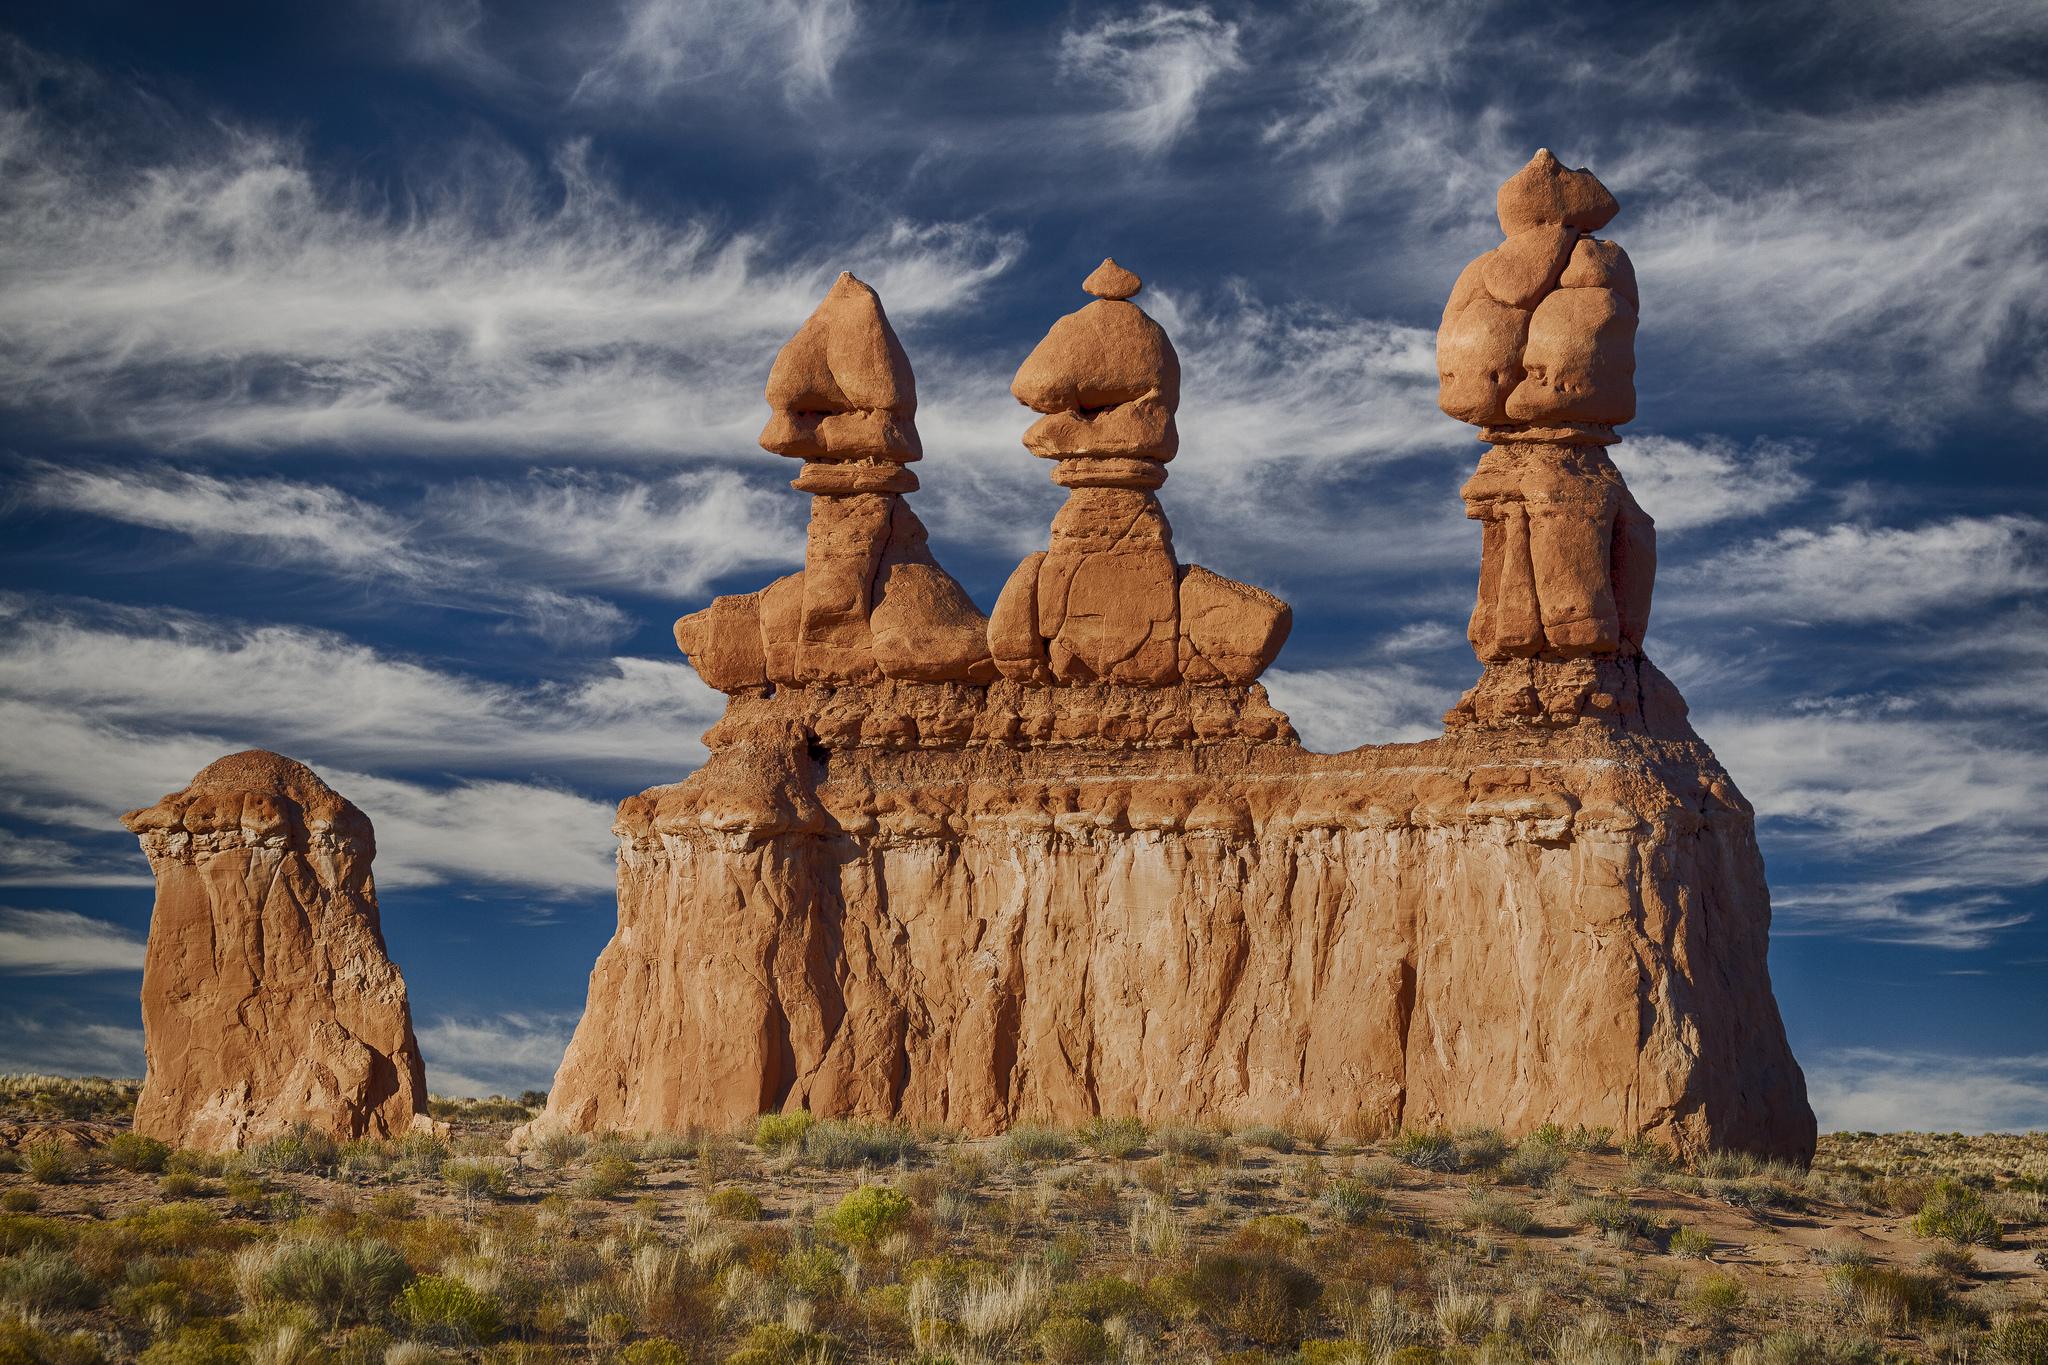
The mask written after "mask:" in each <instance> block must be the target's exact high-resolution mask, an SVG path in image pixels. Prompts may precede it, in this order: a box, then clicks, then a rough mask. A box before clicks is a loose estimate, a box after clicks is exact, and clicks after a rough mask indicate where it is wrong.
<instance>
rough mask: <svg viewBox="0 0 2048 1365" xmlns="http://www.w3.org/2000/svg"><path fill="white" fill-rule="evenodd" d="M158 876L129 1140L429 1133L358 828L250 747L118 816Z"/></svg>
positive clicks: (206, 1143)
mask: <svg viewBox="0 0 2048 1365" xmlns="http://www.w3.org/2000/svg"><path fill="white" fill-rule="evenodd" d="M121 820H122V823H123V824H125V825H126V826H127V827H128V828H129V829H130V830H132V831H133V832H134V833H136V834H138V835H140V836H141V839H142V849H143V852H144V853H146V854H147V855H148V856H149V864H150V867H151V869H152V870H153V871H154V872H155V873H156V885H157V892H156V908H155V910H154V912H153V913H152V915H151V917H150V926H149V948H148V954H147V957H146V958H145V960H144V966H143V971H142V1029H143V1043H144V1049H145V1052H146V1054H147V1058H148V1074H147V1076H146V1077H145V1078H144V1080H143V1085H142V1093H141V1095H140V1097H139V1098H138V1099H137V1101H136V1105H135V1128H136V1131H138V1132H141V1133H146V1134H148V1135H149V1136H151V1137H155V1138H160V1139H162V1140H163V1141H165V1142H170V1143H174V1144H176V1145H178V1146H181V1147H192V1148H198V1149H201V1150H207V1151H232V1150H239V1149H240V1148H243V1147H246V1146H248V1145H249V1144H251V1143H255V1142H260V1141H263V1140H264V1139H266V1138H269V1137H274V1136H276V1135H277V1134H279V1133H283V1132H286V1131H289V1130H290V1129H292V1128H293V1127H295V1126H298V1125H301V1124H303V1125H307V1126H309V1127H311V1128H313V1129H316V1130H318V1131H321V1132H325V1133H330V1134H332V1135H334V1136H335V1137H338V1138H359V1137H377V1138H383V1137H393V1136H396V1135H398V1134H401V1133H405V1132H407V1131H409V1130H411V1129H413V1128H415V1127H421V1126H431V1124H430V1120H428V1119H427V1117H426V1107H427V1086H426V1071H425V1067H424V1065H423V1064H422V1062H421V1059H420V1050H419V1044H418V1043H417V1042H415V1041H414V1039H413V1032H412V1014H411V1011H410V1009H409V1008H408V1006H407V1004H406V996H405V982H404V980H403V978H401V977H400V976H399V974H398V968H397V967H396V966H394V965H393V964H392V962H391V959H390V956H389V955H388V954H387V953H386V952H385V950H384V936H383V932H382V930H381V929H380V927H379V924H378V916H377V893H376V887H375V885H374V883H373V882H372V880H371V876H370V862H371V859H372V858H374V857H375V856H376V840H375V837H374V835H373V834H372V832H371V829H370V822H369V820H368V818H367V817H365V816H364V815H363V813H362V812H361V811H359V810H357V809H356V808H355V806H353V805H351V804H350V803H349V802H348V801H346V800H344V799H343V798H342V797H340V796H339V795H337V794H336V793H335V792H334V790H333V789H332V788H330V787H329V786H328V785H327V784H326V783H325V782H323V781H321V780H320V778H319V776H318V775H317V774H316V773H314V772H313V770H312V769H311V768H308V767H306V766H305V765H304V764H303V763H296V762H294V761H293V760H291V759H289V758H285V757H282V756H281V755H278V754H273V753H268V752H265V751H264V750H260V749H251V750H249V751H247V752H244V753H239V754H230V755H229V756H227V757H226V758H223V759H220V760H218V761H217V762H215V763H212V764H210V765H209V766H208V767H206V768H205V769H203V770H202V771H201V772H200V773H199V775H198V776H197V777H195V778H193V779H192V784H191V785H190V786H189V787H187V788H185V790H183V791H180V792H174V793H172V794H171V795H169V796H166V797H164V798H163V800H161V801H159V802H157V803H156V804H155V805H153V806H149V807H146V808H144V809H142V810H136V811H130V812H129V813H128V814H127V815H124V816H123V817H121Z"/></svg>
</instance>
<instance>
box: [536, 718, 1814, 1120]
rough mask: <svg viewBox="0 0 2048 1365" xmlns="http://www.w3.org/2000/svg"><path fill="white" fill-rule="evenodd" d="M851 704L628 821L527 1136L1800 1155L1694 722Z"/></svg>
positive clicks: (1727, 829)
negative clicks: (1493, 723)
mask: <svg viewBox="0 0 2048 1365" xmlns="http://www.w3.org/2000/svg"><path fill="white" fill-rule="evenodd" d="M1251 691H1252V692H1253V693H1256V691H1257V689H1251ZM868 700H869V701H870V702H872V703H874V704H875V705H876V706H877V707H878V708H888V709H892V710H898V709H902V701H901V699H900V698H893V697H877V698H869V699H868ZM955 700H956V701H962V700H965V699H964V698H957V697H956V698H955ZM845 701H846V698H845V696H844V693H843V691H842V692H838V693H831V694H829V695H828V694H827V692H826V690H825V689H813V690H811V691H809V692H803V693H797V694H790V693H787V692H785V693H778V695H777V696H776V697H774V698H772V699H761V700H750V701H746V702H740V703H735V706H734V708H733V713H732V714H729V715H728V717H727V719H726V721H725V722H724V723H723V724H722V725H721V727H720V728H721V729H722V730H725V731H726V732H727V734H728V735H731V736H733V737H734V742H732V743H730V744H728V745H727V746H726V747H724V748H721V749H720V750H719V752H718V753H717V755H716V756H714V758H713V759H712V761H711V762H710V763H709V764H708V765H707V766H706V767H705V768H704V769H703V770H702V771H700V772H699V773H697V774H696V775H694V776H693V777H692V778H691V779H690V780H689V781H687V782H685V783H682V784H680V785H678V786H674V787H665V788H656V789H654V790H653V791H650V792H647V793H644V794H642V795H641V796H639V797H636V798H633V799H631V800H629V801H627V802H626V803H625V805H624V806H623V807H622V808H621V811H620V820H619V833H620V835H621V840H622V851H621V855H620V856H621V866H620V875H619V910H620V921H619V932H618V936H617V937H616V938H615V939H614V940H613V942H612V943H611V945H610V946H609V947H608V948H607V949H606V950H605V953H604V955H603V957H602V958H600V960H599V962H598V965H597V969H596V971H595V972H594V973H593V974H592V978H591V992H590V1007H589V1011H588V1013H587V1014H586V1015H585V1017H584V1020H583V1022H582V1024H581V1026H580V1027H579V1028H578V1030H577V1034H576V1038H575V1041H574V1043H573V1044H572V1045H571V1047H570V1050H569V1053H568V1056H567V1057H566V1058H565V1060H564V1062H563V1065H562V1069H561V1073H560V1075H559V1076H558V1077H557V1078H556V1082H555V1088H554V1091H553V1093H552V1095H551V1097H550V1105H549V1121H551V1122H555V1123H561V1124H567V1125H570V1126H574V1127H577V1128H581V1129H585V1130H594V1129H602V1128H621V1129H628V1130H642V1129H644V1130H670V1129H676V1128H680V1127H684V1126H687V1125H688V1124H691V1123H728V1122H732V1121H735V1120H740V1119H744V1118H746V1117H748V1116H751V1115H752V1114H754V1113H757V1112H760V1111H764V1110H772V1109H779V1108H785V1107H799V1106H802V1107H808V1108H810V1109H812V1110H813V1111H814V1112H818V1113H826V1114H844V1115H856V1116H861V1117H866V1118H901V1119H907V1120H911V1121H917V1122H934V1123H946V1124H951V1125H956V1126H958V1127H961V1128H964V1129H967V1130H968V1131H971V1132H976V1133H987V1132H993V1131H998V1130H1000V1129H1002V1128H1004V1127H1006V1126H1008V1125H1010V1124H1012V1123H1014V1122H1018V1121H1022V1120H1041V1119H1042V1120H1051V1121H1057V1122H1076V1121H1079V1120H1080V1119H1083V1118H1086V1117H1088V1116H1091V1115H1095V1114H1126V1113H1129V1114H1141V1115H1147V1116H1150V1117H1154V1118H1158V1117H1164V1116H1169V1115H1181V1116H1189V1117H1196V1116H1206V1117H1217V1118H1226V1119H1234V1120H1240V1121H1252V1120H1268V1121H1283V1120H1290V1119H1302V1120H1317V1121H1322V1122H1327V1123H1341V1122H1346V1121H1349V1120H1352V1119H1355V1118H1358V1117H1360V1116H1361V1115H1362V1116H1364V1117H1365V1118H1366V1119H1367V1120H1368V1121H1371V1122H1376V1123H1380V1124H1384V1125H1387V1126H1389V1127H1392V1126H1396V1125H1401V1124H1406V1125H1409V1126H1418V1125H1430V1124H1452V1125H1455V1124H1465V1123H1486V1124H1492V1123H1501V1124H1505V1125H1507V1126H1508V1127H1509V1128H1510V1129H1512V1130H1516V1131H1526V1130H1527V1129H1529V1128H1532V1127H1534V1126H1536V1125H1538V1124H1541V1123H1545V1122H1558V1123H1565V1124H1572V1123H1586V1124H1606V1125H1610V1126H1612V1127H1614V1128H1615V1129H1616V1130H1617V1131H1620V1132H1628V1133H1634V1132H1642V1133H1647V1134H1649V1135H1651V1136H1652V1137H1656V1138H1659V1139H1663V1140H1667V1141H1669V1142H1671V1143H1673V1144H1674V1145H1677V1146H1679V1147H1682V1148H1685V1149H1688V1150H1698V1149H1701V1148H1704V1147H1708V1146H1715V1147H1725V1146H1735V1147H1742V1148H1746V1149H1750V1150H1756V1151H1766V1152H1773V1153H1777V1154H1781V1155H1787V1156H1793V1157H1803V1156H1804V1155H1807V1154H1809V1153H1810V1151H1811V1147H1812V1142H1813V1119H1812V1116H1811V1113H1810V1112H1809V1111H1808V1110H1807V1109H1806V1105H1805V1099H1804V1085H1803V1082H1802V1081H1801V1079H1800V1076H1799V1071H1798V1067H1797V1065H1796V1063H1794V1061H1793V1060H1792V1057H1791V1054H1790V1052H1789V1050H1788V1049H1787V1048H1786V1046H1785V1042H1784V1036H1783V1032H1782V1029H1781V1027H1780V1025H1779V1022H1778V1014H1777V1007H1776V1004H1775V1002H1774V1001H1773V1000H1772V998H1771V994H1770V987H1769V979H1768V975H1767V972H1766V968H1765V962H1764V952H1765V941H1766V931H1767V925H1768V918H1767V917H1768V900H1767V893H1766V891H1765V887H1764V882H1763V867H1762V862H1761V859H1760V857H1759V856H1758V853H1757V848H1756V843H1755V839H1754V836H1753V832H1752V824H1751V818H1750V812H1749V809H1748V807H1747V806H1746V805H1745V804H1744V803H1743V801H1742V798H1741V797H1740V796H1739V795H1738V794H1737V793H1736V792H1735V790H1734V788H1733V787H1732V785H1731V784H1730V783H1729V782H1728V780H1727V776H1726V774H1725V773H1723V772H1722V770H1721V769H1720V767H1719V765H1718V764H1716V763H1715V762H1714V760H1713V758H1712V755H1711V754H1709V753H1708V752H1707V750H1706V748H1705V746H1704V745H1702V744H1700V743H1699V742H1698V741H1697V740H1696V739H1693V738H1691V737H1690V735H1689V733H1687V734H1683V735H1676V736H1668V737H1651V736H1647V735H1642V734H1631V733H1627V732H1625V731H1621V730H1618V729H1616V728H1613V727H1608V726H1604V725H1593V724H1587V725H1584V726H1580V727H1571V728H1568V729H1555V730H1548V729H1546V730H1535V731H1532V732H1529V733H1522V734H1503V733H1498V732H1496V733H1487V734H1484V735H1479V734H1474V735H1472V736H1469V737H1461V738H1446V739H1443V740H1437V741H1433V742H1430V743H1427V744H1415V745H1395V746H1383V747H1375V748H1365V749H1358V750H1354V751H1352V752H1351V753H1348V754H1337V755H1327V756H1325V755H1317V754H1311V753H1309V752H1307V751H1305V750H1303V749H1301V748H1300V747H1299V746H1298V745H1297V744H1295V743H1294V742H1293V741H1292V738H1291V736H1287V737H1275V738H1269V739H1265V740H1258V741H1251V740H1242V739H1224V738H1219V739H1217V740H1215V741H1213V742H1209V743H1201V742H1194V743H1183V744H1178V745H1175V746H1172V747H1155V748H1149V749H1148V748H1140V747H1134V746H1128V745H1124V744H1121V743H1109V744H1105V743H1104V742H1103V741H1101V740H1099V739H1094V738H1090V737H1086V736H1081V737H1077V738H1075V739H1070V740H1068V741H1065V742H1062V741H1059V740H1057V739H1051V738H1048V739H1047V740H1045V741H1042V742H1033V741H1028V740H1027V741H1021V742H1017V741H1013V742H1008V743H995V742H991V743H982V744H975V743H972V742H970V743H968V744H965V745H958V744H947V743H944V742H941V743H938V744H935V745H928V746H927V745H920V744H917V743H915V742H909V743H898V744H893V745H891V744H864V743H861V742H860V740H859V738H858V736H857V735H854V736H851V737H850V738H851V739H852V742H851V743H847V742H846V741H847V739H848V738H849V736H848V735H846V734H845V733H844V732H842V733H841V734H840V735H838V736H837V737H836V739H835V740H832V741H826V742H824V743H822V744H821V743H820V739H819V735H818V730H819V726H818V725H817V723H816V722H817V721H818V720H819V719H820V717H821V715H822V714H823V713H824V712H826V711H828V710H829V709H830V708H832V707H834V706H839V705H843V704H844V702H845ZM1246 701H1247V704H1248V705H1250V706H1251V707H1252V708H1253V709H1254V710H1256V709H1258V708H1259V707H1260V706H1262V704H1263V699H1262V698H1258V697H1248V698H1247V699H1246ZM995 709H997V710H1000V709H1002V708H1001V707H1000V705H998V706H997V707H996V708H995ZM826 728H827V729H828V732H829V729H830V727H829V726H827V727H826ZM714 733H716V732H714ZM742 733H744V734H746V735H747V736H748V738H747V739H745V740H739V739H738V738H737V737H738V736H739V735H740V734H742ZM771 755H772V761H770V756H771Z"/></svg>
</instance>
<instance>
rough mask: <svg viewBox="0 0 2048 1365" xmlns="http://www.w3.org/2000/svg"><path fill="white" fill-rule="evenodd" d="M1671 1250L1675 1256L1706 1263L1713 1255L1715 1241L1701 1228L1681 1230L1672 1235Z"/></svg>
mask: <svg viewBox="0 0 2048 1365" xmlns="http://www.w3.org/2000/svg"><path fill="white" fill-rule="evenodd" d="M1670 1250H1671V1254H1672V1255H1673V1256H1683V1257H1685V1258H1686V1259H1687V1260H1694V1261H1704V1260H1705V1259H1707V1257H1708V1256H1710V1255H1712V1254H1713V1251H1714V1239H1713V1237H1712V1236H1710V1235H1709V1234H1707V1233H1705V1232H1703V1231H1701V1230H1700V1229H1699V1228H1679V1229H1678V1230H1677V1231H1676V1232H1674V1233H1672V1234H1671V1242H1670Z"/></svg>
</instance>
